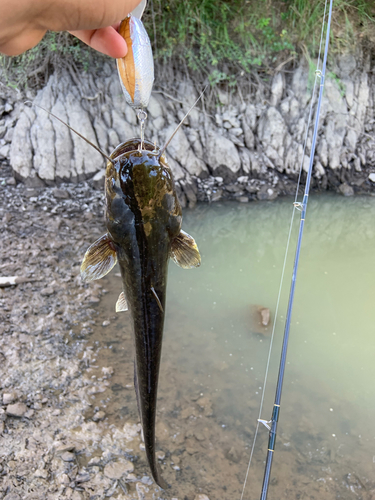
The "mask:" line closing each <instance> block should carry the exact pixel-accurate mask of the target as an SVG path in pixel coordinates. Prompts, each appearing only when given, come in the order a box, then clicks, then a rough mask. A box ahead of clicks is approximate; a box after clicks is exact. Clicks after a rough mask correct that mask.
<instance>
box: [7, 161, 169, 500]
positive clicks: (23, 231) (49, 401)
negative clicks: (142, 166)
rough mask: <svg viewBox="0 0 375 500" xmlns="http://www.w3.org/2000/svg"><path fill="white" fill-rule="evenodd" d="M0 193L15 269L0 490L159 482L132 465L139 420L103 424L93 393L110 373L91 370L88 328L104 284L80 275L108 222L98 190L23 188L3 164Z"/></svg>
mask: <svg viewBox="0 0 375 500" xmlns="http://www.w3.org/2000/svg"><path fill="white" fill-rule="evenodd" d="M0 192H1V194H0V200H1V205H0V218H1V219H2V225H1V239H0V245H1V264H0V268H1V273H0V274H1V276H3V277H7V276H18V277H20V280H19V282H20V283H19V284H18V285H16V286H11V287H3V288H0V304H1V324H0V332H1V336H0V381H1V382H0V402H2V406H0V434H1V435H0V498H4V499H6V500H17V499H20V498H22V499H40V498H46V499H65V498H66V499H74V500H79V499H88V498H92V499H94V498H95V499H99V498H105V497H111V496H112V495H115V496H114V498H115V497H116V498H118V499H119V500H124V499H128V498H134V495H133V493H134V494H135V498H143V497H144V496H145V494H146V493H147V491H148V490H152V492H153V493H154V492H156V490H158V491H160V489H159V488H155V487H154V486H153V484H152V481H151V480H150V478H148V477H146V476H143V477H139V476H137V475H136V474H134V464H133V462H132V460H134V444H135V445H137V447H138V449H139V446H140V426H139V425H138V424H137V423H136V422H135V423H134V422H133V423H126V424H125V426H124V427H123V428H122V429H121V430H118V429H113V428H112V429H109V428H108V425H106V424H105V423H104V422H103V421H102V420H103V418H104V415H105V414H104V412H103V411H102V410H101V411H100V410H99V408H96V407H94V408H92V406H93V404H92V402H91V401H90V399H91V398H93V396H94V395H95V394H101V393H104V395H105V391H106V390H107V387H108V386H109V385H110V379H111V377H112V374H113V369H112V368H111V367H101V374H100V375H101V376H99V377H96V376H94V377H93V376H92V374H91V373H90V372H91V370H93V367H95V361H96V358H95V356H96V354H95V349H94V348H93V346H90V345H89V341H88V340H87V337H88V335H89V334H90V333H91V332H92V329H93V327H94V326H95V324H96V322H97V315H98V313H97V311H96V310H95V309H94V306H96V305H97V304H98V303H99V301H100V297H101V295H102V293H103V292H102V286H101V285H100V284H99V283H96V282H94V283H92V284H90V285H89V286H88V285H86V284H83V283H82V282H81V279H80V277H79V265H80V262H81V260H82V256H83V255H84V252H85V251H86V249H87V247H88V245H89V244H90V243H92V241H93V239H95V238H96V237H98V236H99V234H102V232H103V230H104V224H103V217H102V213H103V201H102V198H103V196H102V193H101V192H99V191H96V190H94V189H91V188H90V187H89V186H87V185H85V184H80V185H69V186H60V187H59V188H58V189H57V188H44V189H42V190H36V189H26V188H25V187H24V186H23V185H21V184H19V185H18V186H15V185H13V184H12V177H11V173H10V171H9V170H8V169H7V168H3V169H2V171H1V173H0ZM104 395H102V394H101V396H103V397H104ZM88 410H90V411H91V415H92V417H91V418H90V419H89V420H88V421H87V420H86V418H85V413H86V412H87V411H88ZM146 490H147V491H146ZM128 493H129V495H131V496H129V495H128Z"/></svg>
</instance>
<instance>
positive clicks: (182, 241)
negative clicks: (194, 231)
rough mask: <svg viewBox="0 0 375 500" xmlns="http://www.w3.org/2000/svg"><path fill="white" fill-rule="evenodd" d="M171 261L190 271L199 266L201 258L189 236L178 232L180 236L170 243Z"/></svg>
mask: <svg viewBox="0 0 375 500" xmlns="http://www.w3.org/2000/svg"><path fill="white" fill-rule="evenodd" d="M171 259H172V260H173V262H175V264H177V265H178V266H180V267H182V268H183V269H191V268H193V267H199V266H200V265H201V256H200V253H199V250H198V247H197V244H196V243H195V240H194V238H193V237H192V236H190V234H187V233H185V231H182V230H181V231H180V234H179V235H178V236H177V237H176V238H175V239H174V240H173V241H172V249H171Z"/></svg>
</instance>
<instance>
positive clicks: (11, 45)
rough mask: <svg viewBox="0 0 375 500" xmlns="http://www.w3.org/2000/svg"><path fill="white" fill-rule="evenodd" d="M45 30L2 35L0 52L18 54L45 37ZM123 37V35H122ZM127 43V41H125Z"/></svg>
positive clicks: (8, 54)
mask: <svg viewBox="0 0 375 500" xmlns="http://www.w3.org/2000/svg"><path fill="white" fill-rule="evenodd" d="M44 35H45V31H44V30H38V29H36V30H30V29H29V30H24V31H23V32H22V33H17V34H14V33H13V34H12V36H9V37H0V53H2V54H5V55H7V56H18V55H20V54H22V52H25V50H29V49H31V48H33V47H35V45H37V44H38V43H39V42H40V41H41V39H42V38H43V37H44ZM121 38H122V37H121ZM125 43H126V42H125Z"/></svg>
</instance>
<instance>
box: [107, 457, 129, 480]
mask: <svg viewBox="0 0 375 500" xmlns="http://www.w3.org/2000/svg"><path fill="white" fill-rule="evenodd" d="M133 471H134V464H133V463H132V462H130V461H128V460H126V461H125V462H111V463H109V464H107V465H106V466H105V467H104V471H103V473H104V475H105V476H106V477H108V478H109V479H121V478H122V476H124V475H125V474H128V473H129V472H133Z"/></svg>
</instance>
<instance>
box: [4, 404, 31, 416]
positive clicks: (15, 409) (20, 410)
mask: <svg viewBox="0 0 375 500" xmlns="http://www.w3.org/2000/svg"><path fill="white" fill-rule="evenodd" d="M26 412H27V406H26V405H25V404H24V403H15V404H12V405H8V406H7V409H6V413H7V415H8V416H9V417H19V418H20V417H23V416H24V415H25V413H26Z"/></svg>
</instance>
